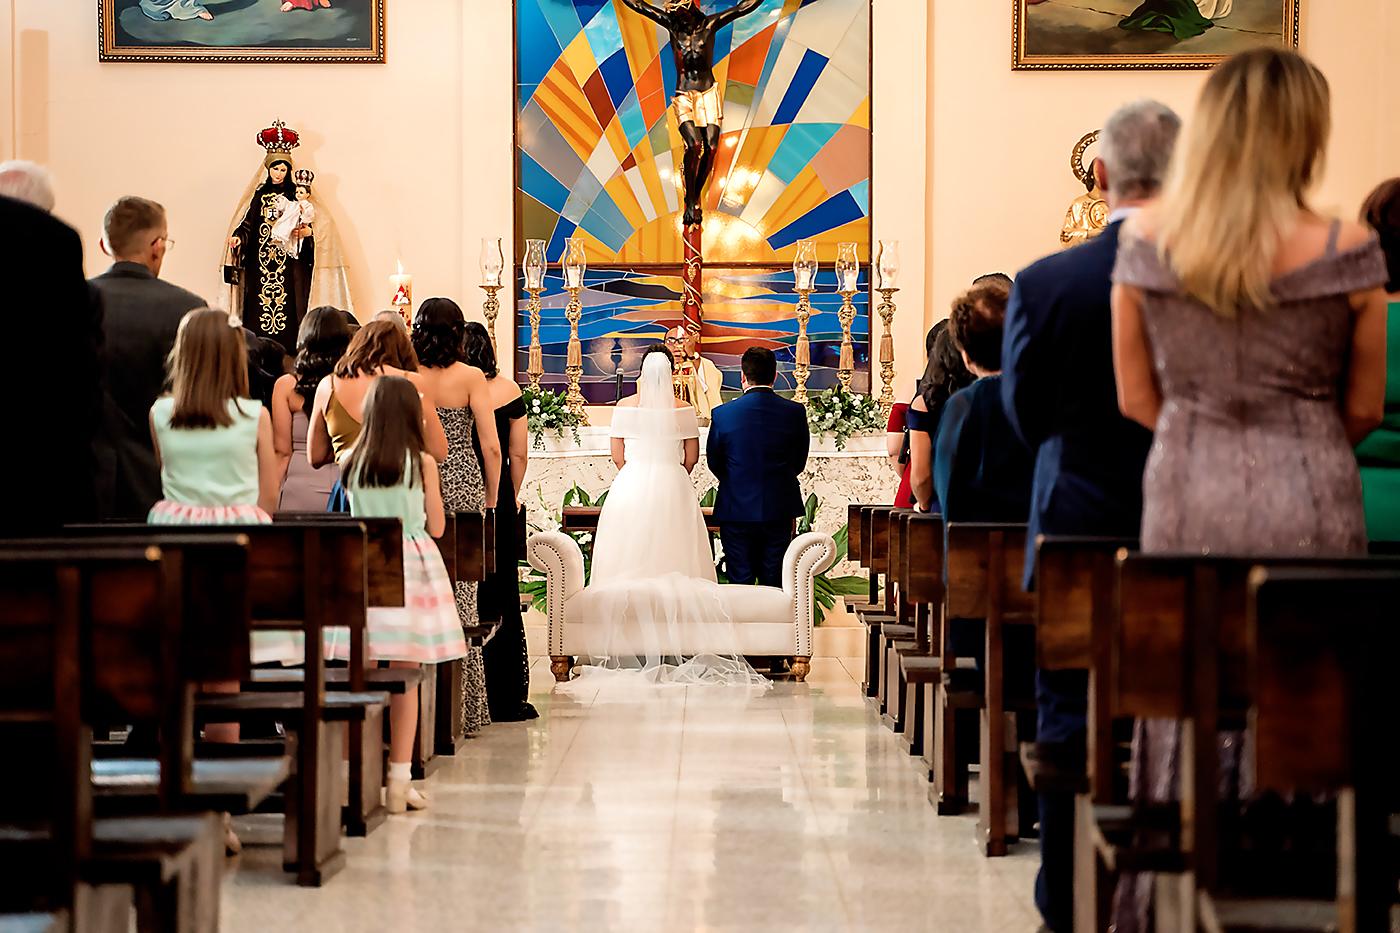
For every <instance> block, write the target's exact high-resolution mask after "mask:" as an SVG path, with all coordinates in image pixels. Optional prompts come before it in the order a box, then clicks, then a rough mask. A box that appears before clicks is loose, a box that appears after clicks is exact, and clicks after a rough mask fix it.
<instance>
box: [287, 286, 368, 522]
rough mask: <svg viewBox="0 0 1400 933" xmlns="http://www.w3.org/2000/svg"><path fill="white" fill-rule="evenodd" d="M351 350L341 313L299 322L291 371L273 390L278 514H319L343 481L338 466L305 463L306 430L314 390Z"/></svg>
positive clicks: (327, 310) (330, 311) (323, 310)
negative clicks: (279, 488)
mask: <svg viewBox="0 0 1400 933" xmlns="http://www.w3.org/2000/svg"><path fill="white" fill-rule="evenodd" d="M348 346H350V325H349V324H348V323H347V322H346V320H345V313H344V312H343V311H341V310H340V309H339V308H331V307H320V308H316V309H314V310H313V311H311V313H310V314H308V315H307V316H306V318H305V319H304V320H303V321H302V322H301V329H300V331H299V332H298V333H297V358H296V362H295V363H293V364H292V371H291V372H290V373H288V374H287V375H285V376H282V377H281V378H279V379H278V380H277V383H276V384H275V385H274V386H273V387H272V406H271V407H272V441H273V444H274V446H275V448H276V450H277V460H278V466H279V468H280V469H279V475H281V476H282V498H281V501H280V503H279V504H278V506H277V510H278V511H279V512H321V511H324V510H325V508H326V503H327V502H328V501H329V499H330V494H331V489H332V488H333V487H334V486H335V484H336V481H337V480H338V479H340V470H339V468H338V467H336V466H335V465H334V464H328V465H327V466H324V467H319V468H318V467H313V466H312V465H311V464H310V462H308V460H307V458H306V447H307V444H306V437H307V430H308V428H310V426H311V403H312V402H313V401H314V400H315V398H316V387H317V386H319V385H320V384H321V380H322V379H324V378H326V377H327V376H329V375H330V374H331V370H332V369H334V368H335V364H336V361H337V360H339V359H340V358H341V357H342V356H344V355H345V348H346V347H348Z"/></svg>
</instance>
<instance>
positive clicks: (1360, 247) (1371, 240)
mask: <svg viewBox="0 0 1400 933" xmlns="http://www.w3.org/2000/svg"><path fill="white" fill-rule="evenodd" d="M1127 242H1128V245H1130V246H1142V247H1145V248H1146V249H1147V251H1148V252H1149V253H1150V254H1151V255H1152V257H1153V258H1154V259H1156V260H1157V262H1158V264H1159V265H1161V266H1162V267H1163V268H1164V269H1166V270H1167V271H1168V272H1171V274H1172V275H1173V276H1175V275H1176V273H1175V272H1174V271H1173V270H1172V269H1171V267H1170V265H1168V264H1166V263H1163V262H1162V254H1161V253H1160V252H1158V250H1157V243H1156V241H1155V240H1149V239H1147V238H1146V237H1140V236H1130V237H1128V240H1127ZM1379 244H1380V238H1379V237H1377V236H1376V235H1375V234H1374V233H1373V234H1371V235H1370V236H1368V237H1367V238H1366V239H1365V240H1364V241H1363V242H1361V243H1358V244H1356V245H1355V246H1349V247H1347V248H1346V249H1339V250H1337V251H1335V252H1332V253H1323V254H1322V255H1321V256H1314V257H1313V258H1312V259H1309V260H1308V261H1307V262H1304V263H1301V264H1299V265H1296V266H1294V267H1293V268H1292V269H1289V270H1288V271H1287V272H1280V273H1279V274H1278V275H1276V276H1274V277H1273V278H1271V279H1269V284H1270V285H1277V284H1278V283H1279V282H1287V281H1291V280H1292V279H1294V278H1296V277H1298V276H1299V275H1301V274H1302V273H1304V272H1307V271H1310V270H1312V269H1314V268H1316V267H1318V266H1322V265H1325V264H1327V263H1329V262H1340V261H1341V260H1343V259H1348V258H1350V257H1352V256H1358V255H1362V254H1364V253H1367V252H1369V251H1371V250H1373V249H1375V248H1376V247H1377V246H1378V245H1379Z"/></svg>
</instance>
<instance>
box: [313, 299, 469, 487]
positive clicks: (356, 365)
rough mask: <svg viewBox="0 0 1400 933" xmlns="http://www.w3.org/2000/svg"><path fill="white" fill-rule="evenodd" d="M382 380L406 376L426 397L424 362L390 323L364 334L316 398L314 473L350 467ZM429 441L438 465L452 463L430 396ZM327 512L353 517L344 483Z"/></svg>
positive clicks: (319, 388) (377, 323) (425, 401)
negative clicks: (331, 466) (369, 402)
mask: <svg viewBox="0 0 1400 933" xmlns="http://www.w3.org/2000/svg"><path fill="white" fill-rule="evenodd" d="M380 376H403V377H404V378H405V379H407V380H408V381H409V382H412V383H413V384H414V385H416V386H418V391H420V392H425V387H424V386H423V384H422V381H421V380H422V377H421V376H420V375H419V373H418V357H417V356H415V355H414V353H413V344H411V343H409V340H408V334H407V332H405V331H404V329H403V328H402V327H401V326H399V325H397V324H391V323H389V322H388V321H375V322H374V323H372V324H366V325H365V326H364V327H362V328H360V329H359V331H357V332H356V333H355V336H354V337H352V338H351V339H350V346H349V347H347V348H346V350H345V355H344V356H342V357H341V358H340V360H339V361H338V362H337V363H336V364H335V368H334V369H333V370H332V371H331V374H330V375H329V376H326V377H325V378H324V379H322V380H321V384H320V385H319V386H317V387H316V397H315V400H314V401H313V402H312V403H311V425H310V427H308V428H307V435H306V459H307V462H308V463H310V464H311V465H312V466H313V467H320V466H325V465H326V464H328V463H331V462H335V463H343V462H344V460H345V458H346V456H348V455H349V453H350V451H351V449H352V448H353V447H354V446H355V441H357V440H358V439H359V437H360V424H361V420H362V419H361V413H362V411H363V408H364V403H365V393H366V392H368V391H369V387H370V385H371V384H372V383H373V382H374V380H375V379H377V378H379V377H380ZM423 440H424V445H425V448H424V449H426V450H427V452H428V453H429V454H431V455H432V456H433V459H434V460H437V461H438V462H439V463H441V462H442V461H443V460H446V459H447V435H446V434H445V433H443V430H442V422H441V421H439V420H438V416H437V409H436V408H435V407H434V405H433V404H432V399H431V397H430V396H428V395H427V394H426V392H425V397H424V399H423ZM326 510H327V511H329V512H349V511H350V502H349V500H348V499H346V498H345V490H344V488H343V487H342V486H341V484H340V483H336V484H335V487H334V488H333V489H332V490H331V498H330V501H329V502H328V503H327V504H326Z"/></svg>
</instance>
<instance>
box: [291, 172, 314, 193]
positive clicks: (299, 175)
mask: <svg viewBox="0 0 1400 933" xmlns="http://www.w3.org/2000/svg"><path fill="white" fill-rule="evenodd" d="M315 180H316V173H315V172H313V171H311V169H309V168H299V169H297V170H296V171H295V172H292V184H294V185H296V186H297V187H299V188H310V187H311V183H312V182H314V181H315Z"/></svg>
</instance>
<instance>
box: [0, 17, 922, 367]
mask: <svg viewBox="0 0 1400 933" xmlns="http://www.w3.org/2000/svg"><path fill="white" fill-rule="evenodd" d="M95 5H96V0H61V2H56V0H0V49H4V50H5V51H6V52H8V53H9V54H8V55H7V56H6V57H7V59H8V60H9V62H11V63H13V70H14V72H15V74H16V79H15V80H14V81H13V82H11V80H10V71H11V69H10V68H0V108H3V109H0V157H10V156H11V155H14V154H16V153H17V154H18V155H20V156H22V157H25V158H32V159H35V160H38V161H43V162H45V163H47V164H48V165H49V166H50V167H51V168H52V170H53V172H54V174H55V176H56V179H57V184H58V191H59V205H58V210H57V213H58V214H59V215H61V216H62V217H63V218H64V219H66V220H68V221H69V222H70V223H72V224H74V225H75V226H77V227H78V229H79V230H80V231H81V232H82V234H83V237H84V242H85V243H86V244H87V247H88V253H89V256H88V266H89V270H90V271H92V272H96V271H100V270H101V268H102V267H103V266H104V264H105V259H104V257H103V256H102V255H101V254H100V253H99V252H98V243H99V239H100V233H101V231H100V225H101V217H102V213H103V211H104V209H105V208H106V206H107V205H108V204H109V203H110V202H111V201H112V200H113V199H114V198H116V197H118V196H119V195H122V194H125V193H140V194H143V195H146V196H149V197H152V198H155V199H157V200H159V201H161V202H162V203H164V204H165V205H166V207H167V208H168V209H169V212H170V222H171V233H172V235H173V236H174V237H175V238H176V240H177V241H178V245H177V248H176V249H175V251H174V252H173V253H172V254H171V256H170V258H169V260H168V264H167V271H166V275H167V277H168V278H170V279H171V280H172V281H176V282H179V283H181V284H183V285H185V286H187V287H189V288H192V289H194V290H195V291H197V292H199V293H200V294H203V295H205V296H206V297H210V298H211V299H217V295H218V294H219V287H220V282H219V277H218V266H219V263H220V255H219V243H220V242H221V241H222V239H223V236H224V231H225V228H226V225H227V223H228V220H229V217H230V216H231V215H232V214H233V212H234V210H235V208H236V207H237V205H236V203H235V200H236V198H237V197H238V194H239V192H240V191H241V190H242V188H243V186H244V185H245V184H246V183H247V181H248V179H249V178H250V177H251V176H252V173H253V171H254V169H255V168H256V167H257V166H258V164H259V161H260V157H261V153H260V150H259V149H258V148H257V147H256V146H255V145H254V144H253V142H252V139H253V134H254V133H255V132H256V131H257V130H259V129H261V128H262V127H263V126H265V125H267V122H268V121H269V120H272V119H274V118H280V119H283V120H286V121H287V122H288V124H290V125H291V126H293V127H294V128H296V129H298V130H300V131H302V133H303V134H304V140H305V143H304V145H303V147H302V148H301V149H300V150H299V152H298V155H299V157H300V159H301V160H302V162H304V163H305V164H306V165H307V166H308V167H310V168H313V169H315V170H316V171H317V172H318V188H317V197H318V198H320V199H322V201H323V202H324V203H325V204H326V205H327V206H329V208H330V209H331V210H332V212H333V213H334V216H335V218H336V221H337V223H338V226H339V228H340V231H341V233H342V236H343V237H344V240H345V248H346V253H347V256H348V258H349V261H350V277H351V287H352V292H353V294H354V298H355V302H356V310H357V311H358V312H359V313H360V314H361V315H362V316H367V315H368V314H369V313H372V312H373V311H374V310H376V309H377V308H378V307H380V306H381V305H382V304H383V303H384V302H386V301H387V299H388V288H387V285H386V277H387V276H388V275H389V274H390V272H392V271H393V269H394V265H395V263H396V261H397V260H398V259H400V258H402V259H403V262H404V265H405V267H406V268H407V270H408V271H410V272H412V273H414V276H415V293H416V295H417V296H418V297H420V298H422V297H428V296H429V295H433V294H447V295H451V296H454V297H457V298H459V299H460V300H462V303H463V305H464V306H465V307H469V309H476V308H479V300H478V297H479V295H480V292H479V291H477V290H476V283H477V273H476V268H477V254H478V248H479V242H480V238H481V237H482V236H486V235H504V236H507V237H509V234H510V224H511V217H512V209H511V187H512V177H513V170H512V162H511V95H510V82H511V80H512V73H511V68H512V62H511V3H510V0H470V2H465V0H391V2H390V3H389V7H390V9H389V11H388V15H389V22H388V36H389V47H388V64H386V65H383V66H375V65H331V66H305V65H302V66H297V65H259V66H247V65H244V66H237V65H130V64H111V65H102V64H99V63H98V62H97V54H96V50H95V45H96V13H95ZM924 22H925V5H924V2H923V0H889V2H885V3H880V4H877V5H876V12H875V29H874V40H873V41H874V43H875V45H876V48H877V49H879V54H878V55H877V59H876V61H877V65H876V75H875V79H874V84H875V91H876V98H875V99H876V101H877V104H876V106H877V111H876V113H875V117H874V123H875V126H876V127H877V132H878V133H879V134H880V135H879V137H878V139H879V142H878V143H877V149H876V156H875V177H876V186H875V189H874V192H873V198H874V215H875V217H876V218H877V224H878V226H877V228H876V231H875V232H876V236H878V237H886V238H896V239H901V240H903V241H904V242H905V243H906V246H905V250H904V253H905V266H906V268H905V273H904V277H903V283H902V284H903V286H904V289H905V293H904V295H903V296H901V297H905V298H907V300H908V304H909V307H910V312H909V313H907V314H905V315H902V317H901V318H900V319H899V321H898V324H897V327H896V332H897V336H898V342H899V343H900V344H901V345H904V344H907V343H908V341H910V340H913V341H914V343H915V344H917V342H918V336H917V335H918V334H919V333H920V332H921V328H922V324H923V320H922V318H923V315H922V313H921V307H920V306H921V305H922V301H921V300H920V297H921V296H922V294H923V254H922V250H921V249H920V248H919V242H920V239H921V237H922V236H923V232H924V213H923V205H924V181H925V171H924V166H925V163H926V152H925V148H924V145H925V138H926V133H925V129H924V119H925V117H924V108H923V106H922V102H921V101H920V100H919V96H918V94H917V93H910V91H909V88H910V87H912V88H922V87H923V85H924V58H925V56H924V51H925V50H924V48H923V45H922V41H921V37H922V35H923V31H924ZM911 24H912V28H911ZM16 137H17V138H16ZM299 164H300V163H299ZM474 313H476V314H478V315H479V311H477V312H474ZM509 329H510V328H509V315H508V313H503V314H502V317H501V321H500V323H499V324H498V328H497V333H498V337H499V339H500V340H501V341H502V342H503V343H506V344H508V343H509V339H510V334H509Z"/></svg>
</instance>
